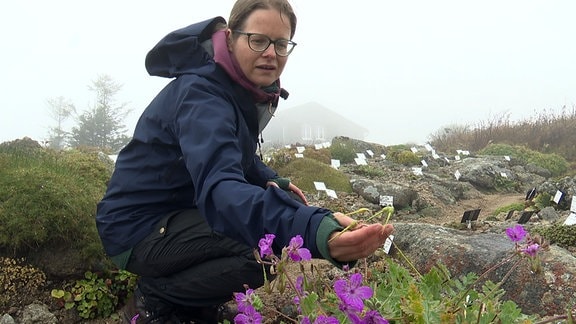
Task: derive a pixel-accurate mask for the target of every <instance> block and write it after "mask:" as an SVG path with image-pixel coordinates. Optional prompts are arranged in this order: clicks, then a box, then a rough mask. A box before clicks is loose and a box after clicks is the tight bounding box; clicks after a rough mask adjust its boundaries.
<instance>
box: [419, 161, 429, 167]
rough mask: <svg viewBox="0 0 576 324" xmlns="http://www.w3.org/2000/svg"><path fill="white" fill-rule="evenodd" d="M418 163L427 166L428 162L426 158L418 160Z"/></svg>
mask: <svg viewBox="0 0 576 324" xmlns="http://www.w3.org/2000/svg"><path fill="white" fill-rule="evenodd" d="M420 163H422V165H423V166H424V167H428V162H426V160H422V161H420Z"/></svg>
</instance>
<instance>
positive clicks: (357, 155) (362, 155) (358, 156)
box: [356, 153, 366, 160]
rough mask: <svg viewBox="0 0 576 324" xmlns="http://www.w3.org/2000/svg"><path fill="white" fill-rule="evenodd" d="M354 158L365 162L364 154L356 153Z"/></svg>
mask: <svg viewBox="0 0 576 324" xmlns="http://www.w3.org/2000/svg"><path fill="white" fill-rule="evenodd" d="M356 157H357V158H359V159H364V160H366V155H364V153H356Z"/></svg>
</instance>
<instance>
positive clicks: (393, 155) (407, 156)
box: [387, 150, 421, 166]
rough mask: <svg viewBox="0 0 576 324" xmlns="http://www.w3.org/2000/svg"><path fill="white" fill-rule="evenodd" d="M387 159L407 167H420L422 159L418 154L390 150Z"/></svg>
mask: <svg viewBox="0 0 576 324" xmlns="http://www.w3.org/2000/svg"><path fill="white" fill-rule="evenodd" d="M387 159H389V160H390V161H392V162H394V163H398V164H402V165H406V166H412V165H419V164H420V163H421V162H420V161H421V158H420V157H419V156H418V155H416V153H414V152H412V151H406V150H401V151H397V150H390V151H389V152H388V155H387Z"/></svg>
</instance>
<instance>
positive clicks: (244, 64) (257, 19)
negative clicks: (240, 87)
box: [228, 9, 290, 87]
mask: <svg viewBox="0 0 576 324" xmlns="http://www.w3.org/2000/svg"><path fill="white" fill-rule="evenodd" d="M241 31H242V32H245V33H257V34H263V35H266V36H268V37H270V39H272V40H273V41H274V40H277V39H290V20H289V19H288V17H286V16H282V17H280V12H279V11H277V10H274V9H258V10H255V11H254V12H252V14H250V16H248V19H247V20H246V22H245V24H244V27H243V29H242V30H241ZM231 33H232V35H228V37H229V38H230V40H231V41H232V43H231V44H230V50H231V51H232V55H234V57H235V58H236V60H237V61H238V63H239V65H240V68H241V69H242V72H244V74H245V75H246V77H247V78H248V79H249V80H250V81H252V82H253V83H254V84H256V85H258V86H260V87H266V86H269V85H271V84H272V83H274V81H276V80H278V79H279V78H280V74H282V71H283V70H284V66H285V65H286V61H287V60H288V57H286V56H278V55H277V54H276V52H275V46H276V45H274V44H270V46H269V47H268V48H267V49H266V50H265V51H264V52H255V51H253V50H252V49H250V47H249V46H248V36H247V35H243V34H234V32H233V31H232V32H231Z"/></svg>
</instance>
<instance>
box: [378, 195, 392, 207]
mask: <svg viewBox="0 0 576 324" xmlns="http://www.w3.org/2000/svg"><path fill="white" fill-rule="evenodd" d="M380 206H383V207H386V206H394V196H380Z"/></svg>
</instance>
